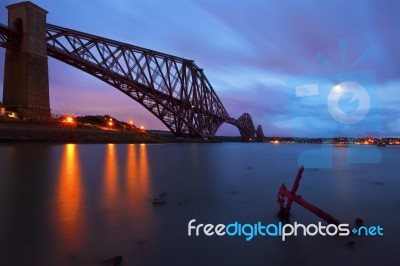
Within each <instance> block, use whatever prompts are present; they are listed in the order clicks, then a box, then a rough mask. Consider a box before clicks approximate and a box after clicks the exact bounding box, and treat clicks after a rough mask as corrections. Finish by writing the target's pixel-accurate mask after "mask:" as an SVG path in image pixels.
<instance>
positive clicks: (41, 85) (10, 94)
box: [3, 2, 50, 120]
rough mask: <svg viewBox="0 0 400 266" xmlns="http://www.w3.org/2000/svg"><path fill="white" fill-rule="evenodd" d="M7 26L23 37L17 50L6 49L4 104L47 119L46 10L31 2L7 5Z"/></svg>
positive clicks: (48, 111) (24, 114)
mask: <svg viewBox="0 0 400 266" xmlns="http://www.w3.org/2000/svg"><path fill="white" fill-rule="evenodd" d="M7 9H8V26H9V28H10V29H12V30H14V31H17V32H19V33H21V34H22V38H21V49H20V50H12V49H7V50H6V60H5V69H4V86H3V103H4V105H5V107H6V109H7V110H12V111H18V112H19V113H20V114H21V116H22V117H23V118H26V119H31V120H48V119H50V100H49V76H48V64H47V42H46V15H47V11H46V10H44V9H42V8H41V7H39V6H37V5H35V4H33V3H31V2H21V3H17V4H13V5H9V6H7Z"/></svg>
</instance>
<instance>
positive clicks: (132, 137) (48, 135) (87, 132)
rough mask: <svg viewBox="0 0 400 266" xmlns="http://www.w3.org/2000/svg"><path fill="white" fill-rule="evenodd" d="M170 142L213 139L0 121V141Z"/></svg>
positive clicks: (59, 124) (52, 123)
mask: <svg viewBox="0 0 400 266" xmlns="http://www.w3.org/2000/svg"><path fill="white" fill-rule="evenodd" d="M20 142H22V143H25V142H39V143H42V142H50V143H169V142H215V140H203V139H189V138H176V137H174V136H169V135H166V136H161V135H159V134H153V133H151V132H148V131H145V130H141V129H129V130H112V129H107V128H99V127H90V126H85V125H70V124H65V123H62V122H58V121H55V122H32V121H1V122H0V143H20Z"/></svg>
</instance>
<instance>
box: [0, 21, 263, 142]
mask: <svg viewBox="0 0 400 266" xmlns="http://www.w3.org/2000/svg"><path fill="white" fill-rule="evenodd" d="M46 39H47V53H48V55H49V56H51V57H53V58H55V59H58V60H60V61H62V62H65V63H67V64H69V65H71V66H74V67H76V68H78V69H80V70H82V71H84V72H87V73H89V74H90V75H92V76H95V77H96V78H98V79H100V80H102V81H104V82H106V83H107V84H109V85H111V86H113V87H115V88H117V89H118V90H120V91H121V92H123V93H124V94H126V95H127V96H129V97H130V98H132V99H134V100H135V101H137V102H139V103H140V104H141V105H143V106H144V107H145V108H146V109H147V110H149V111H150V112H151V113H152V114H154V115H155V116H156V117H157V118H158V119H160V120H161V121H162V122H163V123H164V124H165V125H166V126H167V127H168V129H170V130H171V132H173V133H174V134H175V135H176V136H190V137H211V136H214V135H215V133H216V132H217V130H218V128H219V127H220V126H221V124H223V123H225V122H227V123H230V124H232V125H235V126H236V127H237V128H238V129H239V131H240V134H241V136H242V139H243V140H244V141H253V140H254V138H255V133H256V131H255V128H254V124H253V121H252V119H251V116H250V115H249V114H248V113H244V114H243V115H241V116H240V117H239V118H238V119H234V118H232V117H230V116H229V114H228V112H227V111H226V110H225V107H224V106H223V104H222V102H221V100H220V99H219V98H218V96H217V94H216V93H215V91H214V89H213V87H212V86H211V84H210V82H209V81H208V79H207V77H206V76H205V74H204V72H203V69H201V68H199V67H198V66H197V65H196V64H195V63H194V61H193V60H188V59H184V58H181V57H177V56H173V55H168V54H165V53H161V52H157V51H153V50H150V49H146V48H141V47H138V46H134V45H130V44H126V43H122V42H118V41H114V40H110V39H106V38H103V37H99V36H95V35H91V34H87V33H84V32H79V31H76V30H72V29H67V28H63V27H59V26H55V25H51V24H47V31H46ZM19 45H20V35H19V34H18V33H16V32H13V31H11V30H10V29H9V28H8V27H7V26H5V25H0V46H2V47H5V48H9V49H19Z"/></svg>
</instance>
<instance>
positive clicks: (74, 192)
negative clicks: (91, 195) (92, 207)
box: [56, 144, 83, 247]
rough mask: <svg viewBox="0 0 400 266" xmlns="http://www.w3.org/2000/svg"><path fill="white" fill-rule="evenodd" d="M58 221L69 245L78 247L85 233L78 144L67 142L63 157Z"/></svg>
mask: <svg viewBox="0 0 400 266" xmlns="http://www.w3.org/2000/svg"><path fill="white" fill-rule="evenodd" d="M57 192H58V193H57V194H58V198H57V204H56V205H57V206H56V211H57V214H58V215H57V217H58V219H57V221H58V227H59V229H60V232H61V237H62V239H63V240H64V241H65V243H66V244H67V246H68V247H77V246H78V244H79V243H80V242H81V241H80V240H81V235H82V233H83V217H82V207H83V189H82V180H81V172H80V163H79V155H78V146H77V145H76V144H66V145H65V146H64V151H63V155H62V159H61V165H60V174H59V177H58V186H57Z"/></svg>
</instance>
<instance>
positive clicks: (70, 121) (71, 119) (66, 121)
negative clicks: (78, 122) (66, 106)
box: [64, 116, 74, 124]
mask: <svg viewBox="0 0 400 266" xmlns="http://www.w3.org/2000/svg"><path fill="white" fill-rule="evenodd" d="M64 122H65V123H69V124H71V123H74V118H73V117H72V116H67V117H66V118H65V120H64Z"/></svg>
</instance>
